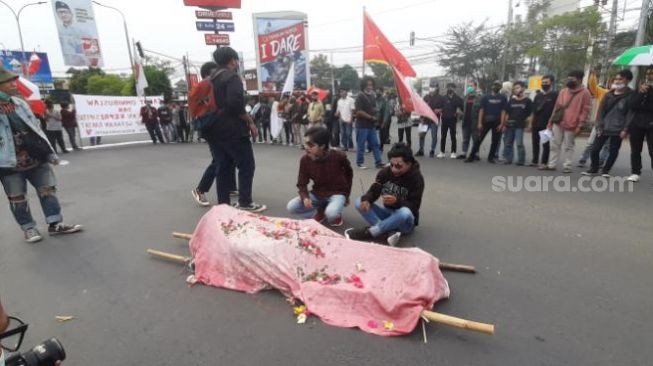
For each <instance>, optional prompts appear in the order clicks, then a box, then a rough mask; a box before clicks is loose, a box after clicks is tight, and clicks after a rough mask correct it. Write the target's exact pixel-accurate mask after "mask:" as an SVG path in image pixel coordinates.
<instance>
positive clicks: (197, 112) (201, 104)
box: [188, 69, 225, 130]
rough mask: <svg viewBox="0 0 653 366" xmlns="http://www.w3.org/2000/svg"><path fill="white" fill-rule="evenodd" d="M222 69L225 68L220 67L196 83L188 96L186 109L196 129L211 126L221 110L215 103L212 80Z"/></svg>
mask: <svg viewBox="0 0 653 366" xmlns="http://www.w3.org/2000/svg"><path fill="white" fill-rule="evenodd" d="M224 71H225V69H221V70H218V71H217V72H214V73H212V74H211V76H210V77H208V78H206V79H204V80H202V81H201V82H200V83H199V84H197V86H195V87H194V88H193V90H191V92H190V94H189V96H188V109H189V111H190V114H191V116H193V123H194V125H195V128H196V129H198V130H207V129H209V128H211V126H213V124H214V123H215V121H216V117H217V115H218V114H219V113H220V112H221V111H220V109H219V108H218V106H217V105H216V103H215V92H214V90H213V80H214V79H215V78H216V77H218V75H220V74H221V73H222V72H224Z"/></svg>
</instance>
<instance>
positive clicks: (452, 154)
mask: <svg viewBox="0 0 653 366" xmlns="http://www.w3.org/2000/svg"><path fill="white" fill-rule="evenodd" d="M450 158H452V159H456V158H458V155H456V153H451V156H450Z"/></svg>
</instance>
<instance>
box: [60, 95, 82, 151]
mask: <svg viewBox="0 0 653 366" xmlns="http://www.w3.org/2000/svg"><path fill="white" fill-rule="evenodd" d="M61 123H62V125H63V128H64V129H65V130H66V133H67V134H68V140H69V141H70V145H71V146H72V147H73V150H81V148H80V147H79V146H77V116H76V113H75V111H71V110H70V104H68V103H61Z"/></svg>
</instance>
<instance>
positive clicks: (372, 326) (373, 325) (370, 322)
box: [367, 320, 379, 329]
mask: <svg viewBox="0 0 653 366" xmlns="http://www.w3.org/2000/svg"><path fill="white" fill-rule="evenodd" d="M367 326H368V327H370V328H372V329H376V328H378V327H379V323H377V322H376V320H370V321H368V322H367Z"/></svg>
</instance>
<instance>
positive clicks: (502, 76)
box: [501, 0, 513, 81]
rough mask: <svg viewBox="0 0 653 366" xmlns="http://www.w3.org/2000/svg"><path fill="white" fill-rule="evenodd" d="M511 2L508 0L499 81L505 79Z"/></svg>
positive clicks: (510, 23)
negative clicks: (504, 45) (504, 43)
mask: <svg viewBox="0 0 653 366" xmlns="http://www.w3.org/2000/svg"><path fill="white" fill-rule="evenodd" d="M512 10H513V9H512V0H508V24H507V25H506V34H505V36H506V47H505V48H504V50H503V57H502V58H501V81H504V80H505V77H506V62H507V58H508V50H509V49H510V36H509V34H510V28H511V27H512Z"/></svg>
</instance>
